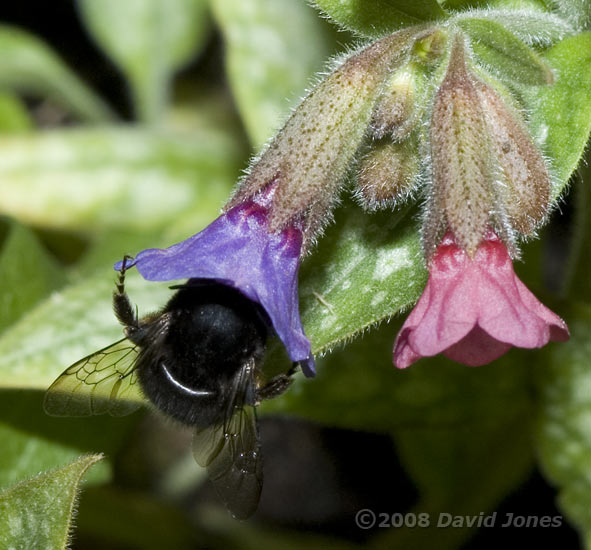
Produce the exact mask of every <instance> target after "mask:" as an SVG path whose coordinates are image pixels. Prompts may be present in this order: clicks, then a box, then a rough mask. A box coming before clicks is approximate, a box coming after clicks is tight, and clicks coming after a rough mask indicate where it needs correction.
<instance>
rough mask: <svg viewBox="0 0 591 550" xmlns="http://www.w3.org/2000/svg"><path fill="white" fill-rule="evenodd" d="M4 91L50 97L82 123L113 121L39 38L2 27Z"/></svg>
mask: <svg viewBox="0 0 591 550" xmlns="http://www.w3.org/2000/svg"><path fill="white" fill-rule="evenodd" d="M0 57H1V58H2V63H1V64H0V87H5V88H9V89H11V90H15V91H18V92H22V93H27V94H35V95H40V96H48V97H50V98H51V99H53V100H54V101H56V102H57V103H59V104H60V105H61V106H62V107H63V108H64V109H66V110H68V111H70V112H72V113H74V114H75V115H76V116H78V117H80V118H81V119H82V120H86V121H89V122H105V121H109V120H111V119H113V113H112V111H111V109H110V108H109V107H108V106H107V105H106V104H105V103H104V102H103V101H102V100H101V99H100V98H99V97H98V96H96V95H95V94H94V92H93V91H91V90H90V88H88V86H86V84H84V83H83V82H82V81H81V80H80V79H79V78H78V77H77V76H76V75H75V74H74V73H73V72H72V71H71V70H70V69H69V68H68V67H67V66H66V65H65V64H64V62H63V61H62V60H61V59H60V58H59V57H58V56H57V55H56V54H55V53H54V52H53V51H52V50H51V49H50V48H49V47H48V46H47V45H46V44H45V43H43V42H42V41H41V40H40V39H39V38H37V37H35V36H33V35H31V34H29V33H27V32H25V31H22V30H20V29H17V28H14V27H9V26H6V25H0Z"/></svg>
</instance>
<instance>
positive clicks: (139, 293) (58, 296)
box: [0, 240, 171, 398]
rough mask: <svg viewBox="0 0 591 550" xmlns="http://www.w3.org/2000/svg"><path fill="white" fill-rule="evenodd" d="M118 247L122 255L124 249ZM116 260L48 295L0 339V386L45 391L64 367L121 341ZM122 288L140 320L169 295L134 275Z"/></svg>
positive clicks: (162, 289)
mask: <svg viewBox="0 0 591 550" xmlns="http://www.w3.org/2000/svg"><path fill="white" fill-rule="evenodd" d="M149 244H150V245H151V246H158V244H160V243H158V242H154V241H153V240H152V241H151V242H150V243H149ZM167 244H170V243H167ZM120 246H121V247H122V248H123V250H122V253H123V252H127V249H126V248H125V243H120ZM133 252H135V251H133ZM118 259H119V255H118V256H117V257H116V258H113V261H112V262H109V264H107V265H105V266H103V268H102V269H101V270H100V271H96V272H95V274H94V275H93V276H87V277H84V278H83V279H81V280H80V281H79V282H78V283H76V284H72V285H69V286H68V287H66V288H65V289H64V290H63V291H62V292H60V293H54V294H53V295H52V296H51V297H50V298H49V299H47V300H45V301H43V302H41V303H40V304H39V305H38V306H37V307H36V308H34V309H33V310H31V311H30V312H29V313H28V314H27V315H25V316H24V317H22V318H21V319H20V320H19V321H18V322H17V323H15V324H14V325H12V326H11V327H10V328H9V329H8V330H6V331H5V332H4V333H3V334H2V335H1V336H0V350H4V351H5V355H4V356H3V357H0V386H2V387H5V388H31V389H40V390H45V389H47V387H49V385H50V384H51V382H53V380H54V379H55V378H56V377H57V376H58V375H59V374H61V372H62V371H64V370H65V369H66V367H68V366H69V365H71V364H72V363H74V362H75V361H77V360H78V359H80V358H82V357H84V356H85V355H88V354H90V353H92V352H94V351H97V350H99V349H101V348H103V347H106V346H108V345H109V344H112V343H113V342H115V341H116V340H119V339H121V338H122V337H123V333H122V328H121V326H120V325H119V323H118V322H117V320H116V318H115V316H114V314H113V310H112V304H111V295H112V292H113V289H114V281H115V272H114V271H113V267H112V266H113V263H114V261H116V260H118ZM126 283H128V284H126V286H127V287H128V290H129V294H130V296H131V298H132V299H133V300H134V302H137V304H138V307H139V312H140V315H144V314H146V313H148V312H150V311H153V310H155V309H157V308H159V307H162V304H164V303H165V301H166V299H167V297H168V296H169V295H170V293H171V291H170V290H169V289H168V286H167V285H158V284H154V283H151V282H149V281H144V280H143V279H141V277H140V276H139V275H136V276H133V275H132V274H130V276H129V277H128V280H127V281H126ZM0 353H1V351H0ZM138 398H139V397H138Z"/></svg>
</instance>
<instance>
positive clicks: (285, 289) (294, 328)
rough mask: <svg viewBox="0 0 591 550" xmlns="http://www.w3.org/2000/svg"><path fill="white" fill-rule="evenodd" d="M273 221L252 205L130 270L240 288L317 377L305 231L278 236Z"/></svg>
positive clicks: (154, 251)
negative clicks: (305, 297)
mask: <svg viewBox="0 0 591 550" xmlns="http://www.w3.org/2000/svg"><path fill="white" fill-rule="evenodd" d="M267 198H268V197H267ZM265 202H267V201H265ZM268 217H269V212H268V208H267V207H266V206H265V205H263V204H260V202H256V200H248V201H246V202H243V203H241V204H239V205H238V206H235V207H234V208H232V209H230V210H229V211H228V212H226V213H224V214H222V215H221V216H220V217H219V218H217V219H216V220H215V221H213V222H212V223H211V224H210V225H208V226H207V227H206V228H205V229H204V230H203V231H201V232H200V233H197V234H196V235H193V236H192V237H189V238H188V239H186V240H184V241H182V242H180V243H177V244H174V245H172V246H170V247H169V248H166V249H159V248H149V249H147V250H144V251H142V252H140V253H139V254H138V255H137V256H136V258H135V259H134V260H133V261H132V262H130V263H129V264H128V265H129V267H132V266H135V267H136V268H137V269H138V271H139V272H140V274H141V275H142V277H144V279H147V280H148V281H172V280H175V279H195V278H197V279H213V280H215V281H217V282H219V283H222V284H225V285H228V286H231V287H234V288H236V289H238V290H239V291H240V292H242V294H244V295H245V296H246V297H247V298H249V299H250V300H252V301H253V302H256V303H258V304H260V305H261V306H262V307H263V309H264V310H265V311H266V313H267V315H268V316H269V319H270V320H271V323H272V325H273V329H274V330H275V332H276V333H277V335H278V336H279V338H280V339H281V341H282V342H283V344H284V345H285V348H286V349H287V353H288V355H289V358H290V359H291V360H292V361H295V362H298V363H299V364H300V366H301V367H302V371H303V372H304V374H305V375H306V376H314V375H315V374H316V371H315V364H314V357H313V355H312V352H311V349H310V341H309V340H308V338H306V335H305V334H304V330H303V328H302V323H301V320H300V313H299V306H298V279H297V277H298V269H299V265H300V252H301V247H302V232H301V230H300V229H298V227H297V226H296V224H293V225H290V226H287V227H286V228H285V229H283V230H282V231H280V232H278V233H272V232H270V231H269V229H268ZM120 266H121V262H119V263H117V264H116V265H115V269H119V268H120Z"/></svg>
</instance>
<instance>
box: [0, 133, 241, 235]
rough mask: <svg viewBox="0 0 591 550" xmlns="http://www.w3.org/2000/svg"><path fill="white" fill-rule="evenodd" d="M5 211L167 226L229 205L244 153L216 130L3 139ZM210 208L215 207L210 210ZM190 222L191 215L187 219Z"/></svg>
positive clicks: (0, 203) (77, 223)
mask: <svg viewBox="0 0 591 550" xmlns="http://www.w3.org/2000/svg"><path fill="white" fill-rule="evenodd" d="M0 150H2V155H1V156H0V181H1V182H2V185H0V211H1V212H5V213H8V214H10V215H12V216H14V217H17V218H19V219H21V220H23V221H25V222H27V223H30V224H34V225H40V226H45V227H51V228H67V229H74V230H82V231H87V232H93V231H98V230H100V229H103V228H108V227H111V228H113V227H118V228H122V227H125V228H134V229H136V230H139V231H144V230H146V229H151V230H152V231H156V230H157V229H158V228H162V227H163V226H165V225H166V226H167V225H169V224H170V222H171V221H176V219H177V218H178V217H179V216H180V215H181V214H183V213H185V214H186V215H187V216H190V214H191V213H194V215H195V219H194V221H193V224H194V225H196V224H199V223H200V219H201V218H200V212H203V211H204V210H206V211H208V212H211V210H212V208H213V209H217V208H219V206H220V205H221V204H222V203H223V202H224V200H225V199H226V197H227V194H228V192H229V189H230V188H231V186H232V184H233V183H234V181H235V179H236V177H237V175H238V173H239V167H240V163H241V161H242V158H243V152H242V148H241V143H240V142H238V141H237V140H235V139H234V137H233V136H232V135H228V133H226V132H223V131H218V130H216V129H215V128H204V129H201V130H198V131H196V132H194V133H192V134H174V135H173V134H165V133H157V132H146V131H142V130H140V129H137V128H136V129H134V128H112V129H92V130H86V129H83V130H60V131H52V132H46V133H39V134H36V135H34V136H29V137H19V136H0ZM208 207H209V209H208ZM187 219H188V218H187Z"/></svg>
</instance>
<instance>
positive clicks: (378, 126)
mask: <svg viewBox="0 0 591 550" xmlns="http://www.w3.org/2000/svg"><path fill="white" fill-rule="evenodd" d="M416 105H417V101H416V83H415V78H414V74H413V70H412V68H411V66H407V67H405V68H403V69H401V70H400V71H398V72H396V73H394V75H393V76H392V78H390V80H389V82H388V83H387V84H386V87H385V90H384V91H383V92H382V95H381V96H380V99H379V100H378V102H377V104H376V107H375V109H374V111H373V115H372V121H371V130H372V133H373V136H374V137H375V138H377V139H381V138H383V137H384V136H386V135H390V136H391V137H392V139H394V140H396V141H399V140H402V139H404V138H405V137H407V136H408V134H409V132H410V131H411V130H412V129H413V127H414V125H415V123H416V119H417V117H416Z"/></svg>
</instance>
